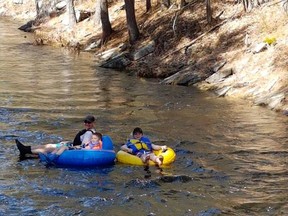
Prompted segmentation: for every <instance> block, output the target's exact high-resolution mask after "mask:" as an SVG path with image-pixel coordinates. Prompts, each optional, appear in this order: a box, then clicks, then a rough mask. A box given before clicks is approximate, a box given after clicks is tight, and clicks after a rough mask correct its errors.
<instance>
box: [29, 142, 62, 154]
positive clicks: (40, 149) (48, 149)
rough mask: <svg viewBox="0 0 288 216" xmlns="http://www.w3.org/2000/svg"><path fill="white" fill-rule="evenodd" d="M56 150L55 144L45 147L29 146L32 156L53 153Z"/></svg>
mask: <svg viewBox="0 0 288 216" xmlns="http://www.w3.org/2000/svg"><path fill="white" fill-rule="evenodd" d="M56 148H57V145H56V144H45V145H37V146H31V152H32V153H33V154H39V153H42V154H47V153H49V152H53V151H54V150H55V149H56Z"/></svg>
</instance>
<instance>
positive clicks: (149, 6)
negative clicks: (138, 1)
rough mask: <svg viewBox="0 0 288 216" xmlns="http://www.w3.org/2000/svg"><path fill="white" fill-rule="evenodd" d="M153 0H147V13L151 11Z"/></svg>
mask: <svg viewBox="0 0 288 216" xmlns="http://www.w3.org/2000/svg"><path fill="white" fill-rule="evenodd" d="M151 7H152V6H151V0H146V12H148V11H150V10H151Z"/></svg>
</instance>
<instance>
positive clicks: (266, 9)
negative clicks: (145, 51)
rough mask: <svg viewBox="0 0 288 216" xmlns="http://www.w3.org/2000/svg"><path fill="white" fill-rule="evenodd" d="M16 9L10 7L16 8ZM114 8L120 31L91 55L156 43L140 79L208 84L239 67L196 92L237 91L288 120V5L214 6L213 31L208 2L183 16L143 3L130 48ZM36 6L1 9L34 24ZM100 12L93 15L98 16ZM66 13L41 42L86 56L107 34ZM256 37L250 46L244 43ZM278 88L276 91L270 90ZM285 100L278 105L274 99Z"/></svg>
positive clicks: (225, 1) (223, 0)
mask: <svg viewBox="0 0 288 216" xmlns="http://www.w3.org/2000/svg"><path fill="white" fill-rule="evenodd" d="M9 2H10V1H9ZM94 2H95V1H94V0H86V1H81V0H79V1H76V3H75V4H76V5H75V7H76V9H79V10H86V11H93V10H94V7H95V6H94V4H95V3H94ZM113 2H114V3H113V4H111V5H110V6H109V14H110V21H111V24H112V28H113V30H114V33H113V35H112V36H111V38H110V40H109V42H108V43H107V44H105V45H104V46H102V47H101V48H97V49H95V50H93V53H92V54H97V53H101V52H103V51H105V50H108V49H111V48H113V47H117V46H119V45H120V44H122V43H124V44H127V46H128V47H129V51H133V50H136V49H137V48H139V47H142V46H143V45H146V44H147V43H149V42H150V41H152V40H154V41H155V43H156V48H155V51H154V52H153V53H152V54H150V55H148V56H146V57H145V58H142V59H140V60H138V61H135V62H133V63H132V64H131V65H130V66H129V68H128V69H129V70H131V71H134V72H135V73H136V74H137V75H138V76H143V77H153V78H159V79H162V78H165V77H168V76H170V75H172V74H175V73H176V72H178V71H180V70H181V69H182V68H186V67H189V70H191V71H193V70H197V71H198V73H199V71H200V73H202V76H203V77H208V76H210V75H211V74H212V72H211V68H212V67H213V65H215V64H216V63H219V62H221V61H226V62H227V64H226V65H225V67H226V68H233V76H231V77H230V78H228V79H226V80H224V81H223V82H220V83H217V84H209V83H206V82H201V83H198V84H197V86H198V87H199V88H200V89H204V90H217V89H221V88H223V87H227V86H229V87H231V89H232V90H230V91H228V92H227V94H226V95H228V96H233V97H241V98H246V99H249V101H253V102H255V101H257V100H258V101H259V100H261V99H263V98H265V99H263V103H261V102H259V103H257V104H262V105H265V106H268V107H269V108H271V109H274V110H278V111H284V113H285V114H287V113H288V103H287V95H288V94H287V93H288V87H287V86H288V85H287V84H288V76H287V71H288V63H287V58H286V57H287V54H288V49H287V48H288V22H287V13H286V12H285V11H284V9H283V7H281V4H280V3H281V2H280V1H276V0H271V1H269V2H268V3H265V4H263V5H262V6H261V7H257V8H254V9H253V10H252V11H250V12H246V13H244V11H243V6H242V4H235V0H219V1H217V3H214V2H213V1H212V7H213V17H214V19H213V22H212V24H210V25H209V24H207V21H206V11H205V10H206V8H205V3H204V2H205V1H200V0H198V1H197V0H196V1H195V0H194V1H187V2H188V4H187V5H186V6H185V7H184V8H182V9H178V8H177V7H176V6H172V7H171V8H170V9H168V10H167V9H165V8H163V7H161V5H160V4H159V3H157V2H154V1H153V4H152V11H150V12H149V13H146V12H145V9H146V8H145V1H136V2H135V9H136V17H137V22H138V26H139V29H140V32H141V38H140V40H139V41H138V42H137V43H136V44H133V46H132V45H130V44H129V42H128V34H127V28H126V15H125V10H119V8H120V7H121V6H122V5H123V4H124V3H123V1H113ZM172 2H173V1H172ZM33 3H34V1H29V2H27V3H25V4H22V5H15V4H12V3H11V2H10V3H3V2H2V3H1V2H0V8H5V9H9V10H8V11H5V10H3V9H2V10H3V11H1V10H0V14H1V13H2V14H7V15H9V16H13V17H16V18H21V19H23V18H24V19H26V20H27V21H28V20H29V19H31V18H33V17H34V16H35V12H34V7H35V6H34V4H33ZM91 8H93V10H91ZM64 21H65V13H64V14H62V15H59V16H56V17H53V18H49V19H47V20H46V21H45V22H43V23H42V24H41V25H40V26H38V29H37V30H36V31H35V40H36V41H38V43H39V41H40V43H42V44H49V45H53V46H68V47H72V48H73V49H77V50H78V49H80V50H81V49H83V48H84V47H86V46H87V45H89V44H91V43H92V42H93V41H97V40H98V39H100V36H101V28H99V27H95V24H94V20H93V16H92V17H90V18H88V19H86V20H84V21H82V22H79V23H77V25H76V27H75V28H74V29H73V30H72V31H67V30H66V29H67V28H66V26H65V24H64V23H65V22H64ZM247 37H249V41H250V43H249V44H248V45H247V43H245V38H247ZM269 40H275V43H273V44H271V45H270V46H269V48H268V49H267V50H265V51H264V52H261V53H258V54H253V53H252V52H251V50H252V47H253V46H254V45H256V44H259V43H261V42H263V41H265V42H267V41H269ZM271 83H272V84H271ZM280 93H281V94H284V98H282V99H281V101H279V102H278V103H277V105H275V104H274V102H273V104H272V102H269V101H270V99H271V98H273V97H275V96H277V95H279V94H280Z"/></svg>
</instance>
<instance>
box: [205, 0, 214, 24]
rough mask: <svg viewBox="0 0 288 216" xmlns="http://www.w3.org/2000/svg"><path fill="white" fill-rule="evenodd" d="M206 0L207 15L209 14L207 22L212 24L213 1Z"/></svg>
mask: <svg viewBox="0 0 288 216" xmlns="http://www.w3.org/2000/svg"><path fill="white" fill-rule="evenodd" d="M205 1H206V16H207V22H208V23H209V24H210V23H211V22H212V8H211V1H210V0H205Z"/></svg>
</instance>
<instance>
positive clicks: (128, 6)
mask: <svg viewBox="0 0 288 216" xmlns="http://www.w3.org/2000/svg"><path fill="white" fill-rule="evenodd" d="M125 10H126V20H127V27H128V33H129V39H130V43H132V44H133V43H134V42H136V41H137V39H138V38H139V36H140V32H139V29H138V26H137V21H136V17H135V8H134V0H125Z"/></svg>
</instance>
